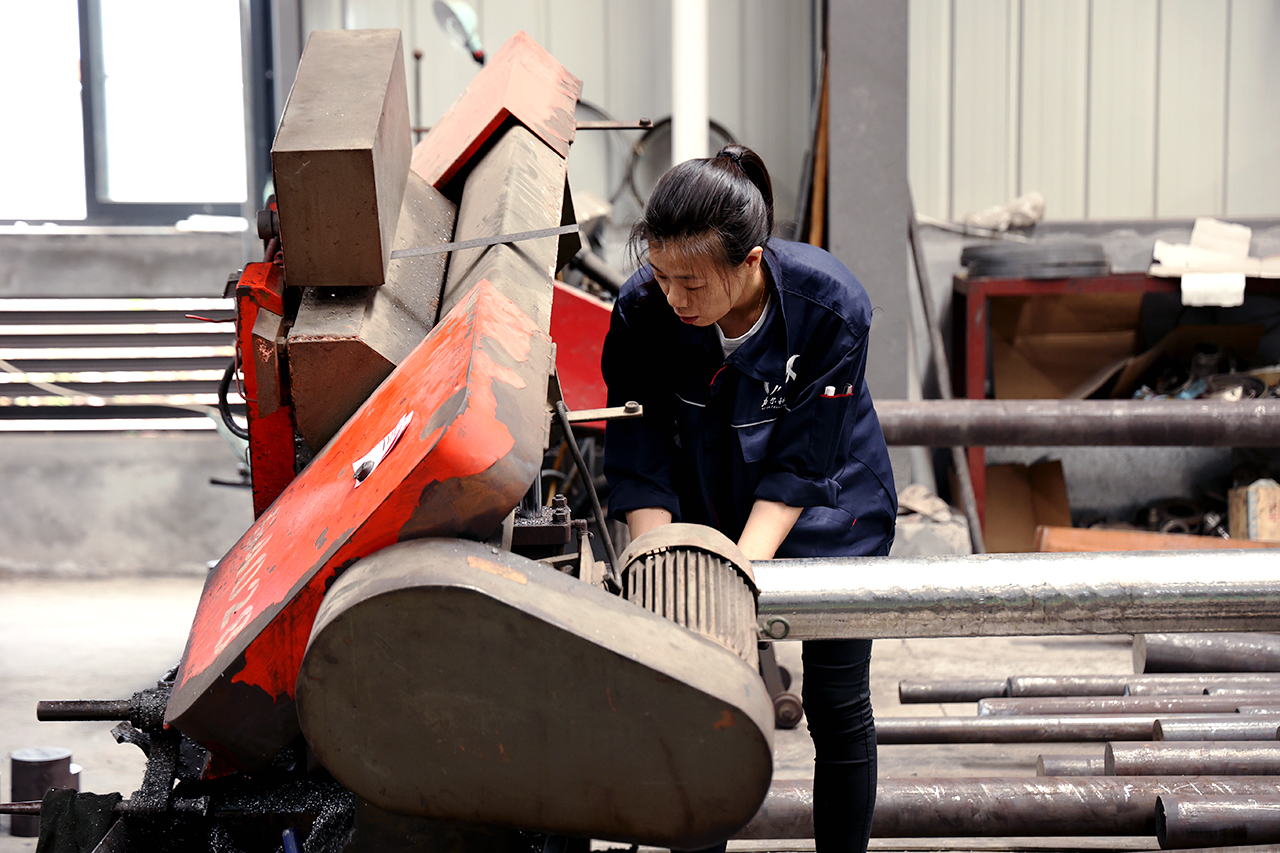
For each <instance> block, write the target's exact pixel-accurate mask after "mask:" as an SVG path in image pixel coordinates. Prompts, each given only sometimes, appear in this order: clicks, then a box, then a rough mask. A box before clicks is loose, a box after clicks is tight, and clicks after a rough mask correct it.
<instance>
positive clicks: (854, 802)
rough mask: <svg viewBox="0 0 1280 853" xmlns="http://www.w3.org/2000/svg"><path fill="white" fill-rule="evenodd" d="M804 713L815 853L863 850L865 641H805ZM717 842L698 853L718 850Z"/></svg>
mask: <svg viewBox="0 0 1280 853" xmlns="http://www.w3.org/2000/svg"><path fill="white" fill-rule="evenodd" d="M803 657H804V689H803V693H804V696H803V699H804V715H805V719H806V720H807V721H808V725H809V736H810V737H811V738H813V747H814V753H815V755H814V765H813V835H814V840H815V842H816V846H817V849H818V853H865V851H866V849H867V841H868V840H869V839H870V838H871V813H872V812H873V811H874V810H875V806H876V729H875V720H874V719H873V718H872V715H871V641H870V640H806V641H805V643H804V651H803ZM724 849H725V843H724V842H721V843H720V844H717V845H716V846H714V847H708V848H706V850H702V851H698V853H724Z"/></svg>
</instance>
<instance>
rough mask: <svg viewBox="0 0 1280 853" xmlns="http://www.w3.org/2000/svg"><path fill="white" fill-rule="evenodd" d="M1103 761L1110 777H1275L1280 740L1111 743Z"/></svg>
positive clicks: (1278, 772) (1279, 763) (1279, 770)
mask: <svg viewBox="0 0 1280 853" xmlns="http://www.w3.org/2000/svg"><path fill="white" fill-rule="evenodd" d="M1103 762H1104V773H1105V775H1107V776H1191V775H1197V776H1198V775H1206V776H1275V775H1280V742H1276V741H1275V740H1272V741H1270V742H1260V741H1233V740H1211V741H1202V742H1200V743H1194V744H1187V743H1167V742H1154V743H1109V744H1107V746H1106V752H1105V753H1104V755H1103Z"/></svg>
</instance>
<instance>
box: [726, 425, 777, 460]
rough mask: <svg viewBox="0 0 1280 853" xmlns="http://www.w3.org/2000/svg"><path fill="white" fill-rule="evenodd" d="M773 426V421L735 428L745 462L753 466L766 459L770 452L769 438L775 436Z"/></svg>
mask: <svg viewBox="0 0 1280 853" xmlns="http://www.w3.org/2000/svg"><path fill="white" fill-rule="evenodd" d="M773 425H774V422H773V421H765V422H764V423H759V424H749V425H747V426H736V425H735V426H734V432H736V433H737V434H738V445H739V446H740V447H741V448H742V460H743V461H744V462H746V463H748V464H752V463H755V462H759V461H760V460H762V459H764V457H765V455H766V454H767V453H768V450H769V437H770V436H772V435H773Z"/></svg>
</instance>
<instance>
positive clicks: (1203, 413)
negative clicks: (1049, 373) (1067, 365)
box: [876, 399, 1280, 447]
mask: <svg viewBox="0 0 1280 853" xmlns="http://www.w3.org/2000/svg"><path fill="white" fill-rule="evenodd" d="M876 414H877V415H878V416H879V418H880V427H881V429H883V430H884V437H885V441H887V442H888V443H889V444H893V445H906V446H922V447H953V446H956V445H963V446H965V447H984V446H989V445H1002V446H1018V447H1276V446H1278V445H1280V400H1270V399H1268V400H1243V401H1240V402H1235V403H1226V402H1217V401H1212V402H1202V401H1197V400H1178V401H1173V400H1162V401H1139V400H878V401H877V402H876Z"/></svg>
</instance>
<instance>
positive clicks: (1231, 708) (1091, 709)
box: [978, 694, 1280, 717]
mask: <svg viewBox="0 0 1280 853" xmlns="http://www.w3.org/2000/svg"><path fill="white" fill-rule="evenodd" d="M1264 699H1266V700H1267V701H1268V702H1269V701H1271V700H1274V701H1275V702H1277V703H1280V696H1272V695H1263V694H1255V695H1254V696H1252V697H1240V696H1203V695H1202V696H1063V697H1060V698H1048V699H1039V698H1031V699H1008V698H1000V699H983V700H982V701H980V702H978V714H979V715H980V716H989V717H1003V716H1019V715H1023V714H1029V715H1033V716H1041V717H1042V716H1045V715H1047V714H1165V715H1168V714H1226V713H1232V714H1234V713H1235V712H1236V708H1237V707H1239V706H1240V705H1242V704H1245V703H1252V704H1254V705H1261V704H1264V702H1263V700H1264Z"/></svg>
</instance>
